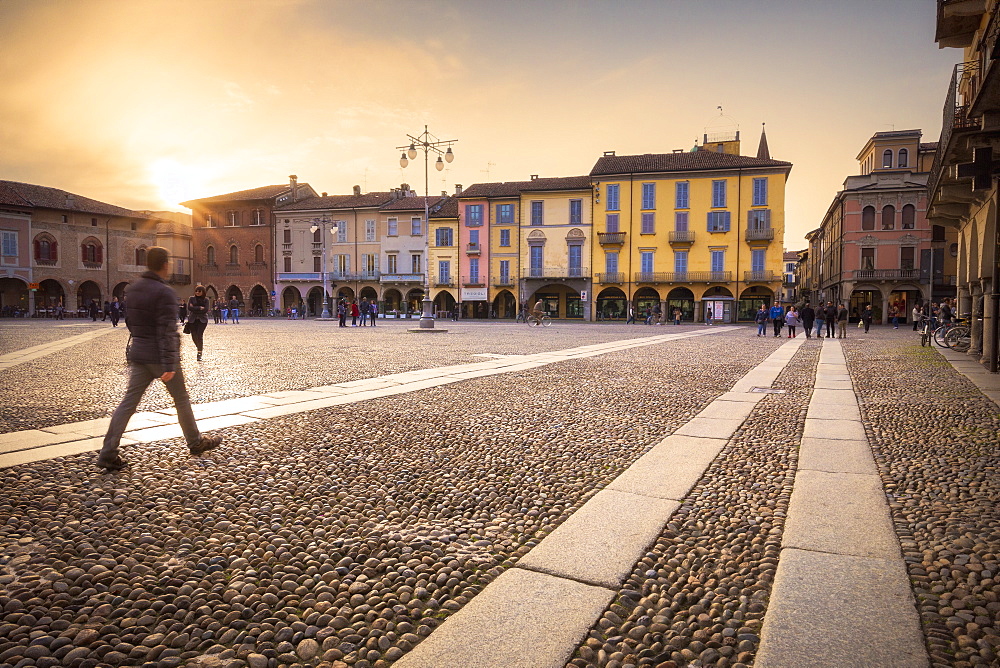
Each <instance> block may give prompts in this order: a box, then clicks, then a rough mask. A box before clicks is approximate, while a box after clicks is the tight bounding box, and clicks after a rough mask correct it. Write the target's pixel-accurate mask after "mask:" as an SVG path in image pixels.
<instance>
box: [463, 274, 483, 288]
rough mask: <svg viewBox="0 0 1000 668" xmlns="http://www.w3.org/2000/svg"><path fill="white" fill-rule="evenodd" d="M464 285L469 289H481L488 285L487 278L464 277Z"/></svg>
mask: <svg viewBox="0 0 1000 668" xmlns="http://www.w3.org/2000/svg"><path fill="white" fill-rule="evenodd" d="M462 285H463V286H465V287H467V288H471V287H481V286H484V285H486V277H485V276H463V277H462Z"/></svg>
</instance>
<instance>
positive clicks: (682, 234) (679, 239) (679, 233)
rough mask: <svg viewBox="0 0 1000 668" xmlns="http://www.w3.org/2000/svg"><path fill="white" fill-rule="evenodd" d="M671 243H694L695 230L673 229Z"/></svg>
mask: <svg viewBox="0 0 1000 668" xmlns="http://www.w3.org/2000/svg"><path fill="white" fill-rule="evenodd" d="M670 243H672V244H690V243H694V230H673V231H672V232H671V233H670Z"/></svg>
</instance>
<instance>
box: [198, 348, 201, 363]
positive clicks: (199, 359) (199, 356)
mask: <svg viewBox="0 0 1000 668" xmlns="http://www.w3.org/2000/svg"><path fill="white" fill-rule="evenodd" d="M198 361H199V362H200V361H201V351H200V350H199V351H198Z"/></svg>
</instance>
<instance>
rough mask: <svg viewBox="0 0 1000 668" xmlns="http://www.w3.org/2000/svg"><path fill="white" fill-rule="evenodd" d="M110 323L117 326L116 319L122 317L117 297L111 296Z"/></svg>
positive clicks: (120, 305)
mask: <svg viewBox="0 0 1000 668" xmlns="http://www.w3.org/2000/svg"><path fill="white" fill-rule="evenodd" d="M110 312H111V325H112V326H113V327H117V326H118V320H119V319H120V318H121V317H122V304H121V302H119V301H118V297H112V298H111V307H110Z"/></svg>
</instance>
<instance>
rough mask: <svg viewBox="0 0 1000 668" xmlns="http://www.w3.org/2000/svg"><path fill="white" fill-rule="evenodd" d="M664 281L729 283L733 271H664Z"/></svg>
mask: <svg viewBox="0 0 1000 668" xmlns="http://www.w3.org/2000/svg"><path fill="white" fill-rule="evenodd" d="M663 276H664V281H663V282H664V283H728V282H729V281H731V280H732V276H733V272H731V271H667V272H664V273H663Z"/></svg>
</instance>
